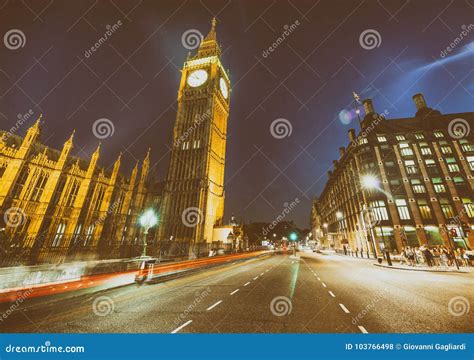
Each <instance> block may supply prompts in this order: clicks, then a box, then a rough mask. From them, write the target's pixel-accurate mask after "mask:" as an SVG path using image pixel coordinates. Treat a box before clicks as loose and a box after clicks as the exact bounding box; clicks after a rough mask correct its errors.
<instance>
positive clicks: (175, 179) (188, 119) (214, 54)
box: [157, 18, 230, 256]
mask: <svg viewBox="0 0 474 360" xmlns="http://www.w3.org/2000/svg"><path fill="white" fill-rule="evenodd" d="M216 25H217V22H216V19H215V18H214V19H213V20H212V22H211V30H210V31H209V33H208V34H207V36H206V37H205V38H204V39H203V40H202V42H201V44H200V46H199V48H198V50H197V52H196V54H195V55H194V56H190V57H188V58H187V59H186V61H185V63H184V65H183V69H182V71H181V74H182V75H181V81H180V85H179V90H178V109H177V114H176V120H175V124H174V130H173V148H172V151H171V159H170V164H169V168H168V173H167V177H166V182H165V187H164V192H163V197H162V204H161V209H160V212H161V223H160V225H159V228H158V235H157V236H158V241H160V246H162V247H166V249H167V251H168V252H169V253H171V254H173V255H189V256H193V254H194V255H199V254H202V253H205V252H207V251H208V250H209V248H210V247H211V244H212V236H213V229H214V226H215V225H216V224H220V223H221V222H222V217H223V214H224V169H225V150H226V142H227V118H228V116H229V106H230V80H229V75H228V73H227V71H226V70H225V69H224V67H223V65H222V63H221V60H220V56H221V49H220V46H219V43H218V42H217V33H216ZM170 239H172V241H169V240H170Z"/></svg>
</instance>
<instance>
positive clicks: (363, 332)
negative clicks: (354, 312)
mask: <svg viewBox="0 0 474 360" xmlns="http://www.w3.org/2000/svg"><path fill="white" fill-rule="evenodd" d="M359 330H360V331H361V332H362V334H368V333H369V332H368V331H367V330H365V327H363V326H361V325H359Z"/></svg>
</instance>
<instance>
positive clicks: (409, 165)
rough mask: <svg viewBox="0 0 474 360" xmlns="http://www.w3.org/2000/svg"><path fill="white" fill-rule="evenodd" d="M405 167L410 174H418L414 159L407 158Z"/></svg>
mask: <svg viewBox="0 0 474 360" xmlns="http://www.w3.org/2000/svg"><path fill="white" fill-rule="evenodd" d="M405 168H406V169H407V173H408V174H416V173H417V172H418V168H417V167H416V164H415V161H414V160H405Z"/></svg>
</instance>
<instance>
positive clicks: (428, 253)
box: [423, 246, 433, 267]
mask: <svg viewBox="0 0 474 360" xmlns="http://www.w3.org/2000/svg"><path fill="white" fill-rule="evenodd" d="M423 256H424V257H425V260H426V264H427V265H428V266H429V267H432V266H433V253H432V252H431V251H430V249H429V248H428V247H427V246H426V247H425V249H424V250H423Z"/></svg>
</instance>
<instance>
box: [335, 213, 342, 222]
mask: <svg viewBox="0 0 474 360" xmlns="http://www.w3.org/2000/svg"><path fill="white" fill-rule="evenodd" d="M342 216H343V215H342V211H336V219H338V220H340V219H342Z"/></svg>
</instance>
